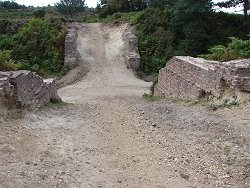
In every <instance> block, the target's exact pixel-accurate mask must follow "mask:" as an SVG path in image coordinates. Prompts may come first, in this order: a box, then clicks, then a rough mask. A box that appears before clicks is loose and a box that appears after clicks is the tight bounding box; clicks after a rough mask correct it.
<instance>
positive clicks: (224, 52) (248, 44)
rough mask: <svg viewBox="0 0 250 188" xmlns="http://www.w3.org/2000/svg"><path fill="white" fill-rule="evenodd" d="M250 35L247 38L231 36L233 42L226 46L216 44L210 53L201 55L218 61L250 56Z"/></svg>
mask: <svg viewBox="0 0 250 188" xmlns="http://www.w3.org/2000/svg"><path fill="white" fill-rule="evenodd" d="M248 36H249V39H247V40H242V39H238V38H235V37H230V40H231V42H230V43H228V44H227V45H226V46H223V45H217V46H214V47H212V48H211V49H209V52H210V53H209V54H206V55H200V57H203V58H205V59H210V60H216V61H230V60H233V59H241V58H250V34H249V35H248Z"/></svg>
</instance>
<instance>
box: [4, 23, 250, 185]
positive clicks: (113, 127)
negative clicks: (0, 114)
mask: <svg viewBox="0 0 250 188" xmlns="http://www.w3.org/2000/svg"><path fill="white" fill-rule="evenodd" d="M126 27H127V26H126V25H125V24H124V25H119V26H101V25H100V24H86V25H83V26H82V29H81V30H80V31H79V39H78V49H79V50H80V54H81V56H82V57H83V59H84V60H85V61H84V63H86V64H88V65H87V66H88V67H89V70H90V71H89V72H88V74H87V76H85V77H83V78H82V79H81V80H80V81H79V82H77V83H75V84H73V85H69V86H66V87H64V88H62V89H60V90H59V95H60V97H61V98H62V99H63V101H64V102H66V103H67V104H60V105H50V106H47V107H44V108H43V109H41V110H40V111H38V112H34V113H29V114H27V115H26V116H25V117H24V118H22V119H16V120H13V119H12V120H3V119H1V118H0V125H1V126H0V153H1V155H0V187H1V188H16V187H18V188H19V187H20V188H23V187H25V188H26V187H27V188H34V187H39V188H40V187H41V188H43V187H60V188H87V187H93V188H98V187H99V188H101V187H107V188H110V187H119V188H120V187H129V188H157V187H159V188H184V187H190V188H191V187H192V188H195V187H197V188H203V187H204V188H207V187H211V188H214V187H237V188H238V187H240V188H241V187H242V188H244V187H246V188H247V187H250V177H249V167H250V154H249V153H250V152H249V135H248V134H242V132H247V131H249V125H250V119H249V113H250V111H249V107H244V109H239V108H234V109H231V110H230V111H227V110H221V111H218V112H216V113H215V112H211V111H208V110H206V109H204V108H203V107H200V106H189V105H187V104H183V103H176V102H171V101H169V100H161V101H148V100H145V99H143V98H142V97H141V96H142V95H143V93H148V92H149V87H150V86H151V83H146V82H144V81H142V80H140V79H138V78H136V76H135V75H134V73H133V72H132V71H131V70H129V69H127V67H126V65H125V63H124V57H123V53H122V52H123V47H124V46H123V41H122V39H121V36H122V33H123V31H124V30H125V28H126ZM242 108H243V107H242ZM239 111H240V112H241V116H240V117H242V116H243V115H242V114H245V116H244V117H245V119H244V121H243V120H242V121H240V123H239V124H237V123H236V122H237V117H232V116H230V114H237V113H239ZM236 112H237V113H236ZM247 115H248V116H247ZM244 125H245V126H244Z"/></svg>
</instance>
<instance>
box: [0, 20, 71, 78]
mask: <svg viewBox="0 0 250 188" xmlns="http://www.w3.org/2000/svg"><path fill="white" fill-rule="evenodd" d="M65 32H66V31H65V27H64V24H63V23H62V21H61V20H60V19H59V18H51V19H37V18H32V19H30V20H19V21H7V20H2V21H0V34H1V35H0V70H18V69H28V70H32V71H36V72H38V73H39V74H40V75H42V76H48V75H53V74H57V73H59V72H60V71H62V69H63V57H64V51H63V49H64V48H63V47H64V38H65Z"/></svg>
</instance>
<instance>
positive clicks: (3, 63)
mask: <svg viewBox="0 0 250 188" xmlns="http://www.w3.org/2000/svg"><path fill="white" fill-rule="evenodd" d="M21 67H22V65H21V64H20V63H16V62H15V61H14V60H12V59H11V51H10V50H5V51H0V71H15V70H18V69H20V68H21Z"/></svg>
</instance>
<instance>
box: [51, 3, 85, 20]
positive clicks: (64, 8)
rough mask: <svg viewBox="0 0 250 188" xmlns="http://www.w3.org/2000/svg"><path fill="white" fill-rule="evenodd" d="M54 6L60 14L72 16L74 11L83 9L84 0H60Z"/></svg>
mask: <svg viewBox="0 0 250 188" xmlns="http://www.w3.org/2000/svg"><path fill="white" fill-rule="evenodd" d="M55 6H56V8H57V9H58V10H59V11H60V12H61V13H62V14H69V15H70V16H73V14H75V13H76V12H80V11H83V10H84V8H85V0H60V3H56V4H55Z"/></svg>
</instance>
